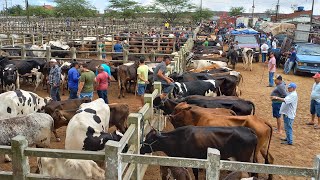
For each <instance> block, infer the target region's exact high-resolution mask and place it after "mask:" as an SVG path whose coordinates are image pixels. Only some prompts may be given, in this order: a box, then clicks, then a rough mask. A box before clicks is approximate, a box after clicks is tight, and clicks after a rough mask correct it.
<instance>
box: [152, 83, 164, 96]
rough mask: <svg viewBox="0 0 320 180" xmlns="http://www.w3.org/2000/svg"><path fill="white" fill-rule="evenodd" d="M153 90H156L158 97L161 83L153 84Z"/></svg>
mask: <svg viewBox="0 0 320 180" xmlns="http://www.w3.org/2000/svg"><path fill="white" fill-rule="evenodd" d="M153 88H154V89H157V90H158V95H160V94H161V91H162V86H161V82H154V83H153Z"/></svg>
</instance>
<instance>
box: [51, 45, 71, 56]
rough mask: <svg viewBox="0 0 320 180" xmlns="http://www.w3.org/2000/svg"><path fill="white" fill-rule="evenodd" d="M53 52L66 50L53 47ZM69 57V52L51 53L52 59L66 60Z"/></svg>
mask: <svg viewBox="0 0 320 180" xmlns="http://www.w3.org/2000/svg"><path fill="white" fill-rule="evenodd" d="M51 50H65V49H63V48H61V47H57V46H53V45H51ZM68 55H69V52H51V57H59V58H65V57H67V56H68Z"/></svg>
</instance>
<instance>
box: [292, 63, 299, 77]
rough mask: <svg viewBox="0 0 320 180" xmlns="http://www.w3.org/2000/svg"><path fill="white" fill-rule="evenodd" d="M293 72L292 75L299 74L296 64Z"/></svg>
mask: <svg viewBox="0 0 320 180" xmlns="http://www.w3.org/2000/svg"><path fill="white" fill-rule="evenodd" d="M293 74H294V75H299V74H300V72H299V70H298V67H297V64H295V65H294V68H293Z"/></svg>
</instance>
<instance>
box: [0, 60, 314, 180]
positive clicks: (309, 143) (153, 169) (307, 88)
mask: <svg viewBox="0 0 320 180" xmlns="http://www.w3.org/2000/svg"><path fill="white" fill-rule="evenodd" d="M236 70H237V71H239V72H241V73H242V75H243V77H244V81H243V83H242V85H241V90H242V98H244V99H248V100H251V101H253V102H254V103H255V105H256V114H257V115H258V116H260V117H263V118H265V119H266V120H267V121H269V122H270V123H271V124H272V125H273V126H274V127H275V126H276V121H275V119H273V118H272V113H271V101H270V99H269V96H270V93H271V91H272V90H273V88H270V87H266V86H267V85H268V72H267V68H266V67H265V65H263V64H261V63H255V64H254V65H253V71H252V72H250V71H244V70H243V67H242V64H238V65H237V67H236ZM277 73H278V74H281V75H283V73H282V69H278V70H277ZM283 78H284V80H285V82H286V83H289V82H295V83H297V85H298V88H297V92H298V96H299V104H298V111H297V116H296V118H295V122H294V127H293V129H294V145H293V146H286V145H281V144H280V137H282V136H280V135H279V134H275V133H274V135H273V137H272V143H271V148H270V152H271V153H272V155H273V157H274V159H275V164H279V165H289V166H301V167H312V166H313V162H314V158H315V157H316V155H317V154H320V141H319V140H320V135H319V130H314V129H313V127H310V126H307V125H305V123H306V122H307V121H308V120H310V115H309V103H310V93H311V87H312V84H313V79H312V78H311V76H310V75H305V76H295V75H292V74H291V75H283ZM116 86H117V84H116V83H112V85H111V88H110V90H109V92H108V93H109V100H110V102H111V103H116V102H123V103H128V104H129V105H130V111H131V112H136V111H137V110H138V108H139V106H140V103H139V101H138V99H137V98H135V97H134V95H132V94H128V95H127V96H126V98H125V99H120V100H119V99H118V98H117V87H116ZM32 88H33V86H32V87H27V88H26V86H25V88H24V89H25V90H32ZM37 93H38V94H39V95H41V96H47V93H46V92H45V91H43V90H41V91H38V92H37ZM66 98H67V97H66V96H63V99H66ZM167 124H168V126H167V127H166V129H165V130H166V131H169V130H172V129H173V127H172V125H171V124H170V123H167ZM65 129H66V128H65V127H63V128H60V129H59V130H58V134H59V135H60V136H61V137H62V142H60V143H58V142H56V141H55V139H54V138H51V140H52V145H51V148H63V147H64V143H63V142H64V138H65ZM0 161H1V162H3V157H1V158H0ZM30 164H31V167H32V169H31V171H32V172H34V171H35V168H36V163H35V159H34V158H31V160H30ZM0 170H11V164H10V163H7V164H4V163H1V164H0ZM190 172H191V171H190ZM201 174H202V178H201V179H204V176H203V174H204V172H201ZM262 177H264V176H262ZM144 179H145V180H159V179H160V171H159V166H149V168H148V170H147V172H146V175H145V177H144ZM274 179H277V180H278V179H281V180H282V179H288V180H302V179H307V178H300V177H298V178H297V177H284V176H275V178H274Z"/></svg>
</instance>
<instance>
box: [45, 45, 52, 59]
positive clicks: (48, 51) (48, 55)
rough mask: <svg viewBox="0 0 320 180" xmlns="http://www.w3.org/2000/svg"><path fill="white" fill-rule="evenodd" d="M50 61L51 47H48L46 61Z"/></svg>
mask: <svg viewBox="0 0 320 180" xmlns="http://www.w3.org/2000/svg"><path fill="white" fill-rule="evenodd" d="M50 59H51V47H50V46H47V48H46V60H47V62H49V61H50Z"/></svg>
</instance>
